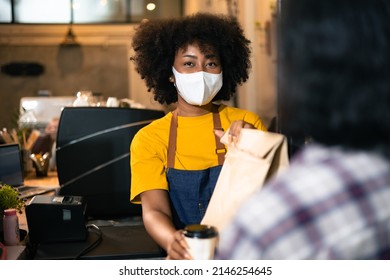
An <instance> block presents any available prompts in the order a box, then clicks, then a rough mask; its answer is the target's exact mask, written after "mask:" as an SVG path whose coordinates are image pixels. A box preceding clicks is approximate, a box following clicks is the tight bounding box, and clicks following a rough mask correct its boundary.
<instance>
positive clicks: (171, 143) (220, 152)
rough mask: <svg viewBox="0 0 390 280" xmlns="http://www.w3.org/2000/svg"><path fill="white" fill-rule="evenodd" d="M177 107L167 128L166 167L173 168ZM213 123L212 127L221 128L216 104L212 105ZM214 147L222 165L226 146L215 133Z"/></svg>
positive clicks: (219, 163)
mask: <svg viewBox="0 0 390 280" xmlns="http://www.w3.org/2000/svg"><path fill="white" fill-rule="evenodd" d="M177 123H178V121H177V109H175V110H174V111H173V112H172V119H171V126H170V129H169V140H168V163H167V165H168V168H173V167H174V165H175V154H176V138H177ZM213 123H214V129H219V130H223V128H222V125H221V117H220V116H219V112H218V106H214V107H213ZM215 144H216V149H215V153H216V154H217V156H218V165H222V164H223V162H224V161H225V154H226V148H225V145H224V144H222V143H221V141H220V139H219V138H218V136H216V135H215Z"/></svg>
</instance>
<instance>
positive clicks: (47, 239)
mask: <svg viewBox="0 0 390 280" xmlns="http://www.w3.org/2000/svg"><path fill="white" fill-rule="evenodd" d="M85 210H86V205H85V203H84V202H83V198H82V197H81V196H57V195H54V196H50V195H37V196H34V197H33V198H32V199H31V201H30V203H29V204H28V205H27V206H26V217H27V224H28V231H29V240H30V242H31V243H35V244H37V243H53V242H66V241H82V240H86V238H87V228H86V216H85Z"/></svg>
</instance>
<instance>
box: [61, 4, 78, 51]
mask: <svg viewBox="0 0 390 280" xmlns="http://www.w3.org/2000/svg"><path fill="white" fill-rule="evenodd" d="M72 25H73V0H70V23H69V28H68V32H67V33H66V34H65V38H64V40H63V41H62V43H61V47H79V46H80V44H79V43H78V42H77V40H76V35H75V34H74V33H73V29H72Z"/></svg>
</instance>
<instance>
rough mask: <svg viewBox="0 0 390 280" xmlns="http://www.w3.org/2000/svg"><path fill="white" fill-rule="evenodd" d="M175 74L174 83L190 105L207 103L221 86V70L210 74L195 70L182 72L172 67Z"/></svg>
mask: <svg viewBox="0 0 390 280" xmlns="http://www.w3.org/2000/svg"><path fill="white" fill-rule="evenodd" d="M172 71H173V74H174V75H175V85H176V89H177V91H178V93H179V94H180V96H181V97H182V98H183V99H184V100H185V101H186V102H187V103H188V104H191V105H198V106H201V105H205V104H207V103H209V102H210V101H211V100H212V99H213V98H214V97H215V96H216V95H217V93H218V91H219V90H220V89H221V87H222V72H221V73H219V74H211V73H207V72H203V71H201V72H196V73H191V74H182V73H179V72H177V71H176V69H175V68H174V67H172Z"/></svg>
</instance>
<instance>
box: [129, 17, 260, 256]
mask: <svg viewBox="0 0 390 280" xmlns="http://www.w3.org/2000/svg"><path fill="white" fill-rule="evenodd" d="M249 44H250V41H249V40H247V39H246V38H245V37H244V35H243V31H242V29H241V27H240V26H239V24H238V23H237V21H236V20H234V19H232V18H229V17H225V16H217V15H211V14H196V15H192V16H188V17H184V18H180V19H169V20H156V21H146V22H142V23H141V24H140V25H139V27H138V29H137V30H136V33H135V34H134V38H133V42H132V47H133V49H134V56H132V58H131V59H132V61H134V63H135V66H136V70H137V72H138V73H139V74H140V75H141V77H142V78H143V79H144V80H145V82H146V85H147V87H148V88H149V90H151V91H152V92H153V94H154V99H155V100H156V101H158V102H159V103H161V104H164V103H166V104H172V103H176V109H175V110H174V111H173V112H170V113H168V114H166V115H165V116H164V117H163V118H161V119H158V120H155V121H154V122H152V123H150V124H149V125H147V126H145V127H144V128H142V129H141V130H140V131H139V132H138V133H137V135H136V136H135V137H134V139H133V141H132V143H131V148H130V150H131V174H132V176H131V201H132V202H133V203H142V215H143V221H144V224H145V227H146V229H147V231H148V233H149V234H150V235H151V237H152V238H153V239H154V240H155V241H156V242H157V243H158V244H159V245H160V246H161V247H162V248H163V249H164V250H165V251H166V252H167V258H168V259H191V256H190V255H189V254H188V252H187V250H186V244H185V241H184V239H183V236H182V232H181V231H180V229H182V228H183V227H184V226H185V225H188V224H195V223H200V221H201V220H202V217H203V215H204V213H205V211H206V208H207V205H208V202H209V200H210V197H211V194H212V193H213V190H214V187H215V184H216V181H217V178H218V175H219V172H220V170H221V167H222V163H223V160H224V156H225V153H226V149H225V146H224V145H223V144H221V143H220V141H219V137H218V136H220V135H221V134H223V131H227V130H228V129H229V136H230V137H231V138H232V139H234V137H236V136H237V135H238V133H239V131H240V130H241V128H243V127H245V128H255V129H260V130H266V127H265V125H264V124H263V122H262V121H261V119H260V118H259V117H258V116H257V115H256V114H254V113H252V112H249V111H246V110H242V109H238V108H233V107H229V106H226V105H223V104H221V102H220V105H217V103H216V102H215V101H222V100H229V99H230V98H231V97H232V96H233V94H234V93H235V89H236V86H237V85H240V84H242V83H243V82H245V81H246V80H247V79H248V70H249V68H250V60H249V56H250V48H249ZM217 135H218V136H217Z"/></svg>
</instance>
